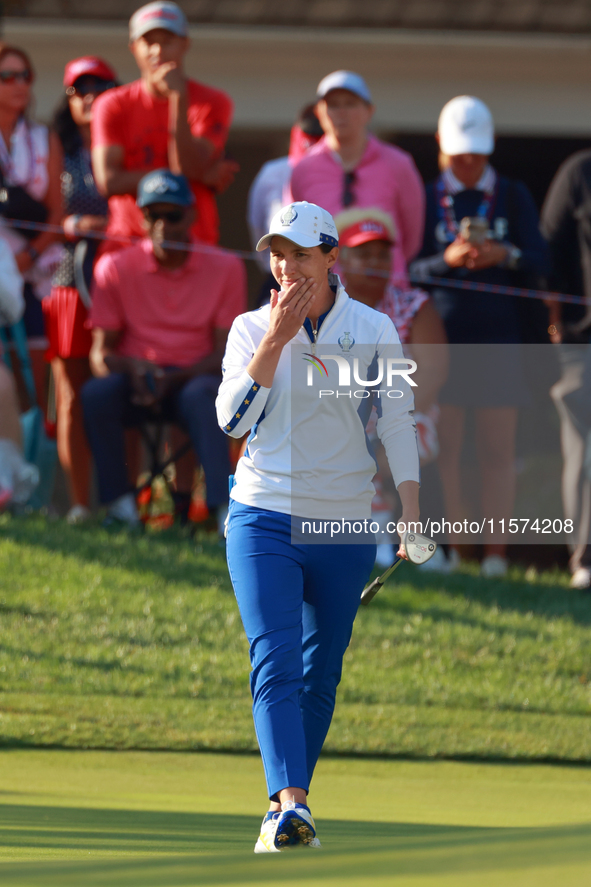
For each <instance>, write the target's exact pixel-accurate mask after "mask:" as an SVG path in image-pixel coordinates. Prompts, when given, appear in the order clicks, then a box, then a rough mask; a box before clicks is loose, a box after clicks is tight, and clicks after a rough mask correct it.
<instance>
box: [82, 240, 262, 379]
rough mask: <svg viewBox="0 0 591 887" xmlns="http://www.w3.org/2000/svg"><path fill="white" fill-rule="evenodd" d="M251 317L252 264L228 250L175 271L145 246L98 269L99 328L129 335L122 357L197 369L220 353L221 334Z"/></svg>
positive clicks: (107, 258) (200, 255)
mask: <svg viewBox="0 0 591 887" xmlns="http://www.w3.org/2000/svg"><path fill="white" fill-rule="evenodd" d="M245 310H246V273H245V269H244V265H243V263H242V261H241V259H239V258H238V257H237V256H234V255H232V254H231V253H226V252H224V251H222V250H220V249H214V248H212V247H209V248H208V249H207V251H205V252H192V253H189V257H188V258H187V260H186V262H185V263H184V264H183V265H182V266H181V267H180V268H176V269H174V270H168V269H166V268H163V267H162V266H161V265H159V264H158V262H157V261H156V260H155V258H154V255H153V252H152V244H151V242H150V241H149V240H143V241H141V243H138V244H135V245H134V246H131V247H129V248H128V249H124V250H118V251H117V252H110V253H106V254H105V255H103V256H102V257H101V259H99V261H98V262H97V264H96V267H95V272H94V281H93V288H92V309H91V314H90V320H91V324H92V326H93V327H100V328H101V329H104V330H117V331H119V332H121V333H122V334H123V335H122V336H121V339H120V341H119V345H118V348H117V351H118V353H119V354H122V355H124V356H126V357H135V358H141V359H144V360H151V361H153V362H154V363H156V364H158V365H159V366H163V367H164V366H176V367H188V366H191V365H192V364H194V363H197V362H198V361H200V360H202V359H203V358H204V357H207V355H208V354H211V352H212V351H213V350H214V348H215V330H216V329H221V330H229V329H230V327H231V326H232V323H233V322H234V319H235V318H236V317H238V315H239V314H242V313H243V312H244V311H245Z"/></svg>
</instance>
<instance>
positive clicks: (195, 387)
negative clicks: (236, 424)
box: [176, 376, 231, 509]
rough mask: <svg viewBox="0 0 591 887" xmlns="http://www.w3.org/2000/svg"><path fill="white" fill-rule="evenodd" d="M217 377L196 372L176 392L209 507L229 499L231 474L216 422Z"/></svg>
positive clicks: (180, 417)
mask: <svg viewBox="0 0 591 887" xmlns="http://www.w3.org/2000/svg"><path fill="white" fill-rule="evenodd" d="M220 381H221V379H220V378H219V377H218V376H195V377H194V378H193V379H190V380H189V381H188V382H187V383H186V384H185V385H183V387H182V388H181V389H180V391H179V392H178V393H177V394H176V411H177V415H178V418H179V421H180V422H181V424H182V425H183V427H184V428H186V429H187V431H188V433H189V437H190V438H191V444H192V446H193V449H194V450H195V452H196V453H197V456H198V457H199V461H200V462H201V464H202V466H203V472H204V474H205V486H206V489H207V505H208V506H209V508H211V509H215V508H217V507H218V506H219V505H225V504H226V503H227V502H228V476H229V475H230V474H231V468H230V456H229V451H228V438H227V437H226V435H225V434H224V432H223V431H222V430H221V428H220V427H219V425H218V421H217V416H216V411H215V399H216V397H217V393H218V388H219V387H220Z"/></svg>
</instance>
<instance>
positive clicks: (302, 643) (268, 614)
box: [227, 501, 375, 801]
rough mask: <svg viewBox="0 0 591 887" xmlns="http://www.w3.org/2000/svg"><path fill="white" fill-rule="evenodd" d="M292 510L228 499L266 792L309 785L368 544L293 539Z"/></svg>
mask: <svg viewBox="0 0 591 887" xmlns="http://www.w3.org/2000/svg"><path fill="white" fill-rule="evenodd" d="M290 537H291V520H290V517H289V515H287V514H280V513H278V512H273V511H264V510H262V509H260V508H252V507H250V506H247V505H241V504H239V503H237V502H234V501H231V502H230V518H229V522H228V534H227V556H228V567H229V570H230V577H231V579H232V584H233V586H234V592H235V594H236V599H237V601H238V607H239V609H240V615H241V617H242V623H243V625H244V629H245V631H246V636H247V638H248V642H249V644H250V661H251V665H252V672H251V678H250V684H251V691H252V697H253V715H254V723H255V729H256V733H257V739H258V743H259V747H260V749H261V756H262V759H263V767H264V769H265V777H266V780H267V789H268V792H269V797H270V798H271V800H273V801H276V800H278V797H277V793H278V792H279V791H281V789H283V788H288V787H294V788H303V789H305V790H306V791H308V788H309V786H310V781H311V779H312V774H313V772H314V768H315V766H316V762H317V760H318V756H319V755H320V751H321V749H322V745H323V743H324V740H325V738H326V734H327V733H328V728H329V727H330V722H331V719H332V714H333V711H334V706H335V697H336V690H337V685H338V683H339V681H340V679H341V669H342V660H343V655H344V653H345V650H346V649H347V647H348V645H349V641H350V640H351V632H352V629H353V621H354V619H355V614H356V613H357V608H358V606H359V599H360V596H361V591H362V589H363V586H364V584H365V582H366V581H367V579H368V577H369V575H370V573H371V570H372V567H373V564H374V560H375V545H292V544H291V542H290Z"/></svg>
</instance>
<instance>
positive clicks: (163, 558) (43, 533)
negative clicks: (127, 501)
mask: <svg viewBox="0 0 591 887" xmlns="http://www.w3.org/2000/svg"><path fill="white" fill-rule="evenodd" d="M2 539H10V540H12V541H13V542H16V543H18V544H24V545H35V546H37V547H40V548H45V549H46V550H47V551H50V552H55V553H58V554H61V555H64V556H67V557H70V556H73V557H76V558H79V559H81V560H84V561H87V562H88V563H94V564H98V565H100V566H101V567H103V568H108V567H116V566H120V567H123V568H124V569H126V570H138V571H141V572H152V573H155V574H156V575H158V576H161V577H162V578H163V579H164V580H165V581H167V582H186V583H189V584H190V585H195V584H197V583H198V584H199V585H205V586H207V585H214V586H220V587H222V588H223V589H224V590H226V589H227V590H228V591H231V585H230V580H229V577H228V575H227V569H226V565H225V554H224V550H223V548H222V547H221V546H220V543H219V541H218V538H217V535H216V534H215V533H205V532H203V531H198V533H197V535H196V536H195V538H194V539H191V538H190V537H189V536H188V535H186V534H185V533H184V532H183V531H182V530H177V529H176V528H172V529H170V530H166V531H163V532H160V533H152V532H150V533H146V534H145V535H142V536H136V535H132V534H129V533H126V532H125V531H122V532H120V533H109V532H108V531H106V530H104V529H103V528H102V527H101V526H100V525H99V524H98V523H96V522H91V523H88V524H85V525H84V526H80V527H70V526H68V524H66V523H65V521H48V520H45V519H44V518H43V517H40V516H38V515H33V516H31V517H28V518H10V517H8V516H7V515H4V516H2V517H0V540H2Z"/></svg>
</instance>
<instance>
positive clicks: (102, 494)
mask: <svg viewBox="0 0 591 887" xmlns="http://www.w3.org/2000/svg"><path fill="white" fill-rule="evenodd" d="M130 393H131V389H130V384H129V377H128V376H126V375H125V374H123V373H111V375H109V376H105V377H104V378H102V379H89V381H88V382H86V383H85V384H84V385H83V386H82V390H81V393H80V398H81V401H82V408H83V411H84V427H85V429H86V436H87V438H88V443H89V444H90V449H91V450H92V455H93V457H94V461H95V465H96V470H97V477H98V488H99V499H100V502H101V503H102V504H103V505H106V504H108V503H109V502H113V501H114V500H115V499H118V498H119V496H123V495H124V493H129V492H130V491H131V489H132V487H131V485H130V483H129V477H128V473H127V464H126V454H125V427H126V426H127V425H130V424H133V421H132V419H133V416H132V414H133V412H134V411H133V408H132V405H131V403H130Z"/></svg>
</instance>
